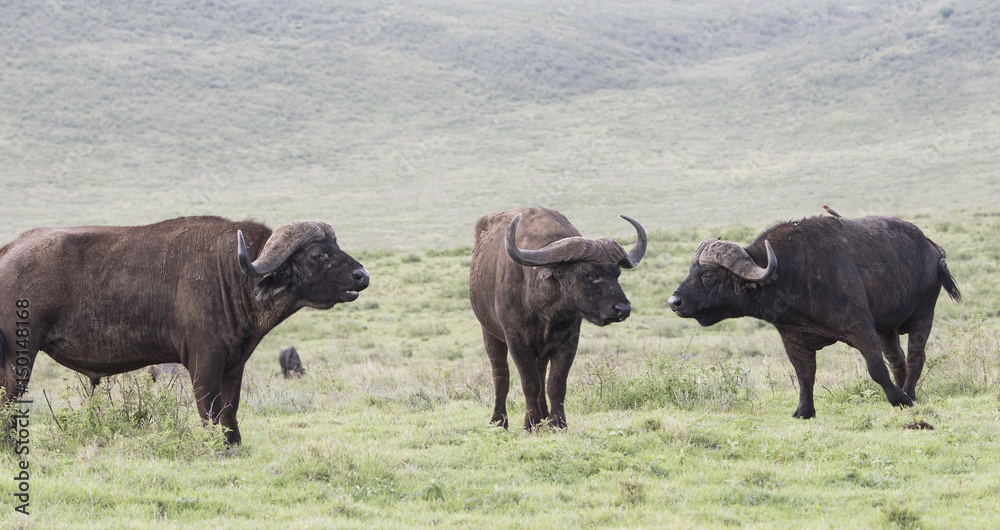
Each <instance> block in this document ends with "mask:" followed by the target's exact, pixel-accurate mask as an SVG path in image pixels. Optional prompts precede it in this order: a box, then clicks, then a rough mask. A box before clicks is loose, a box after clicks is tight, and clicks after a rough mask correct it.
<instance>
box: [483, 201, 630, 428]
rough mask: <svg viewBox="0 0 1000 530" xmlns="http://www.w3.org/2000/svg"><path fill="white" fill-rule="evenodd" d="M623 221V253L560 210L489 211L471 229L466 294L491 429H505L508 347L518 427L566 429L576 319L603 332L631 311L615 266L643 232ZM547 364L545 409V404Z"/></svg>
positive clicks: (621, 263) (626, 258)
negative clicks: (516, 385)
mask: <svg viewBox="0 0 1000 530" xmlns="http://www.w3.org/2000/svg"><path fill="white" fill-rule="evenodd" d="M622 217H624V216H622ZM624 218H625V220H627V221H628V222H629V223H631V224H632V226H634V227H635V230H636V232H638V242H636V244H635V246H634V247H633V248H632V249H631V250H629V251H628V252H626V251H625V249H624V248H622V246H621V245H619V244H618V243H617V242H615V241H614V240H612V239H608V238H600V239H587V238H584V237H581V236H580V232H579V231H577V229H576V228H575V227H573V225H572V224H570V222H569V221H568V220H566V218H565V217H564V216H563V215H562V214H560V213H559V212H556V211H553V210H548V209H545V208H539V207H535V208H518V209H516V210H509V211H506V212H499V213H494V214H490V215H487V216H484V217H482V218H480V219H479V221H478V222H477V223H476V233H475V246H474V248H473V251H472V265H471V270H470V274H469V296H470V298H471V299H472V309H473V311H474V312H475V314H476V318H478V319H479V322H480V324H481V325H482V327H483V343H484V346H485V347H486V353H487V355H488V356H489V358H490V364H491V365H492V368H493V385H494V388H495V390H496V402H495V405H494V408H493V417H492V418H491V419H490V422H491V423H497V424H500V425H502V426H503V427H504V428H507V426H508V420H507V406H506V403H507V392H508V390H509V389H510V369H509V367H508V365H507V352H508V351H510V356H511V358H513V359H514V365H515V366H516V367H517V371H518V373H519V374H520V376H521V387H522V389H523V390H524V396H525V400H526V401H527V409H526V411H525V414H524V427H525V429H528V430H534V429H535V428H536V427H537V425H538V424H539V423H540V422H541V421H542V420H544V419H548V420H549V421H550V422H551V424H552V425H555V426H557V427H561V428H565V427H566V413H565V411H564V408H563V401H564V399H565V397H566V377H567V376H568V375H569V369H570V366H571V365H572V364H573V358H574V357H575V356H576V348H577V343H578V341H579V339H580V323H581V321H582V320H583V319H587V320H588V321H590V322H592V323H594V324H597V325H598V326H604V325H607V324H610V323H612V322H621V321H623V320H625V319H626V318H628V316H629V313H630V312H631V311H632V306H631V304H630V303H629V301H628V298H626V297H625V293H624V292H622V288H621V286H620V285H618V276H619V275H620V274H621V269H622V267H624V268H629V269H630V268H632V267H635V266H636V265H638V264H639V260H641V259H642V256H643V254H644V253H645V252H646V232H645V231H644V230H643V229H642V226H640V225H639V223H637V222H635V221H633V220H632V219H629V218H628V217H624ZM547 368H548V369H549V370H550V371H549V377H548V383H547V391H548V397H549V400H550V401H551V404H552V409H551V412H550V410H549V408H548V404H547V403H546V400H545V394H546V381H545V372H546V369H547Z"/></svg>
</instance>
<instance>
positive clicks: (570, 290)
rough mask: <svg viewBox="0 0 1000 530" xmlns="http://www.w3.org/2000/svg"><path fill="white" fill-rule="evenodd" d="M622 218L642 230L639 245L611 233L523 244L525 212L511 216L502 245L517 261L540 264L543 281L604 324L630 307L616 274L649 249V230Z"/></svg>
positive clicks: (576, 308) (572, 305)
mask: <svg viewBox="0 0 1000 530" xmlns="http://www.w3.org/2000/svg"><path fill="white" fill-rule="evenodd" d="M622 218H623V219H625V220H626V221H628V222H629V223H631V224H632V226H633V227H635V230H636V232H637V233H638V240H637V241H636V243H635V246H634V247H632V249H631V250H629V251H627V252H626V251H625V249H624V248H622V246H621V245H620V244H618V242H616V241H615V240H613V239H610V238H599V239H588V238H585V237H579V236H576V237H566V238H563V239H559V240H558V241H555V242H553V243H550V244H549V245H546V246H545V247H543V248H540V249H538V250H525V249H522V248H519V247H518V246H517V243H516V241H515V236H516V234H517V224H518V222H519V221H520V219H521V214H518V215H517V216H516V217H514V219H513V220H512V221H511V222H510V226H509V227H508V229H507V238H506V240H505V241H504V247H505V248H506V250H507V255H508V256H510V259H512V260H514V262H516V263H518V264H520V265H524V266H525V267H538V268H539V270H538V275H539V276H538V278H539V281H541V282H542V284H543V286H544V288H546V289H547V290H550V291H552V292H557V293H558V296H559V297H560V298H561V299H562V301H563V303H564V304H565V307H567V308H569V309H570V310H573V311H574V312H577V313H578V314H580V315H582V316H583V318H585V319H587V320H588V321H590V322H592V323H594V324H596V325H598V326H606V325H608V324H610V323H612V322H621V321H623V320H625V319H626V318H628V316H629V314H630V313H631V312H632V304H631V303H630V302H629V300H628V298H626V297H625V293H624V292H623V291H622V288H621V285H619V284H618V277H619V276H620V275H621V272H622V268H626V269H631V268H632V267H635V266H636V265H638V264H639V261H640V260H641V259H642V256H643V254H645V253H646V231H645V230H643V228H642V226H641V225H640V224H639V223H637V222H636V221H634V220H632V219H630V218H628V217H625V216H624V215H623V216H622Z"/></svg>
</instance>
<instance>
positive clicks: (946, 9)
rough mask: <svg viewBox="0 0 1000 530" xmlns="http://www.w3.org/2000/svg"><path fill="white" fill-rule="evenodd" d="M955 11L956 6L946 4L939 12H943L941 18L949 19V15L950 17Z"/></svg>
mask: <svg viewBox="0 0 1000 530" xmlns="http://www.w3.org/2000/svg"><path fill="white" fill-rule="evenodd" d="M954 12H955V8H954V7H951V6H944V7H942V8H941V9H940V10H939V11H938V13H940V14H941V18H943V19H945V20H947V19H948V17H950V16H951V15H952V14H953V13H954Z"/></svg>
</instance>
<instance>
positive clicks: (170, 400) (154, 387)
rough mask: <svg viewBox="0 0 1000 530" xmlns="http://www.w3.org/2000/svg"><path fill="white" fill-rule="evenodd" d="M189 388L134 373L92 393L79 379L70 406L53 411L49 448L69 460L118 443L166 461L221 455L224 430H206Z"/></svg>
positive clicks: (109, 380) (112, 378)
mask: <svg viewBox="0 0 1000 530" xmlns="http://www.w3.org/2000/svg"><path fill="white" fill-rule="evenodd" d="M185 383H186V381H184V380H183V379H181V378H178V377H170V378H169V379H167V380H165V381H161V382H158V383H154V382H153V380H152V378H151V377H150V376H149V374H147V373H145V372H138V373H137V372H130V373H125V374H121V375H116V376H110V377H105V378H103V379H102V382H101V385H100V386H98V387H97V388H95V389H94V391H93V392H91V389H90V383H89V382H86V381H84V380H83V378H78V379H77V381H76V384H69V385H67V388H66V391H67V393H68V394H69V395H70V396H71V397H70V398H68V399H67V406H66V407H64V408H59V409H54V410H53V419H54V423H53V424H50V426H49V431H48V435H49V437H50V440H49V442H48V443H49V444H50V445H51V446H52V447H54V448H57V449H59V450H61V451H62V452H64V453H68V454H73V453H76V452H77V451H78V450H80V448H82V447H85V446H88V445H96V446H98V447H103V446H106V445H109V444H110V443H112V442H113V441H117V440H123V441H124V442H123V443H124V444H125V445H126V446H128V447H129V448H130V450H133V451H135V452H137V453H144V454H152V455H155V456H160V457H166V458H185V457H193V456H205V455H209V454H215V453H217V452H219V451H221V450H222V449H223V448H224V446H225V436H224V428H223V427H222V426H220V425H214V426H208V427H205V426H204V425H203V424H202V421H201V417H200V416H199V415H198V410H197V406H196V405H195V401H194V395H193V394H192V392H191V389H190V386H189V385H187V384H185ZM74 395H75V398H74V397H73V396H74ZM74 401H76V402H77V406H76V407H74V406H73V402H74Z"/></svg>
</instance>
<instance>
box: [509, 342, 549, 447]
mask: <svg viewBox="0 0 1000 530" xmlns="http://www.w3.org/2000/svg"><path fill="white" fill-rule="evenodd" d="M507 347H508V348H509V349H510V356H511V357H512V358H513V359H514V366H516V367H517V373H518V374H519V375H520V376H521V390H522V391H523V392H524V400H525V402H526V403H525V410H524V429H525V430H527V431H529V432H534V431H536V430H537V429H538V424H539V423H541V421H542V409H541V406H540V405H539V401H538V395H539V393H540V392H541V391H542V383H543V381H542V380H541V379H540V378H539V377H538V365H537V364H536V363H535V353H534V352H533V351H532V350H531V349H530V348H529V347H527V346H525V345H523V344H519V343H516V342H515V343H512V342H510V338H509V337H508V342H507Z"/></svg>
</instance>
